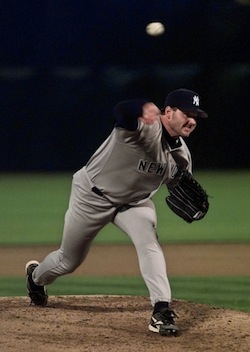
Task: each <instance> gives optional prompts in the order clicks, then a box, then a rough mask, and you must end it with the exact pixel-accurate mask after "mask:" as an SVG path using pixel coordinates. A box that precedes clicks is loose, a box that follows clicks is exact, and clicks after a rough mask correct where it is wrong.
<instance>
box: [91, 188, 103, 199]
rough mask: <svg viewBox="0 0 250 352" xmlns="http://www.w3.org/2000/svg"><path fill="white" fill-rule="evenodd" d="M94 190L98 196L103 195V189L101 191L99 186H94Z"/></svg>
mask: <svg viewBox="0 0 250 352" xmlns="http://www.w3.org/2000/svg"><path fill="white" fill-rule="evenodd" d="M92 191H93V192H94V193H95V194H98V196H101V197H103V193H102V191H101V190H100V189H99V188H97V187H92Z"/></svg>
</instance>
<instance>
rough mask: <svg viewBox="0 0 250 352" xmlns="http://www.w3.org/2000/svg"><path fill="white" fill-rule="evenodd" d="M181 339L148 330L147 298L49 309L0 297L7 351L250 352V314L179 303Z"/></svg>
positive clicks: (67, 299)
mask: <svg viewBox="0 0 250 352" xmlns="http://www.w3.org/2000/svg"><path fill="white" fill-rule="evenodd" d="M173 308H174V309H175V311H176V312H177V314H178V316H179V318H178V319H177V321H176V322H177V323H178V325H179V326H180V328H181V329H182V334H181V336H179V337H162V336H159V335H158V334H154V333H151V332H149V331H148V330H147V325H148V321H149V319H150V315H151V312H152V310H151V306H150V304H149V300H148V298H146V297H131V296H63V297H62V296H58V297H50V298H49V304H48V306H47V307H46V308H41V307H36V306H29V299H28V298H27V297H9V298H0V331H1V334H0V350H1V351H4V352H14V351H15V352H16V351H20V352H27V351H30V350H31V349H32V351H37V352H40V351H45V350H46V352H59V351H60V352H61V351H67V352H69V351H70V352H81V351H89V352H92V351H95V352H97V351H111V352H112V351H115V352H117V351H143V352H144V351H154V352H157V351H168V350H169V351H170V350H171V352H184V351H185V352H186V351H192V352H196V351H197V352H198V351H199V352H200V351H214V352H220V351H225V352H233V351H235V352H236V351H237V352H238V351H241V352H248V351H249V347H250V314H247V313H244V312H237V311H231V310H225V309H219V308H214V307H210V306H207V305H202V304H193V303H189V302H186V301H174V302H173Z"/></svg>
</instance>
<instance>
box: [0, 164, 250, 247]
mask: <svg viewBox="0 0 250 352" xmlns="http://www.w3.org/2000/svg"><path fill="white" fill-rule="evenodd" d="M195 177H196V178H197V179H198V181H199V182H200V183H201V184H202V185H203V186H204V188H206V189H207V191H208V193H209V195H210V209H209V212H208V214H207V216H206V217H205V218H204V219H203V220H202V221H198V222H195V223H192V224H187V223H186V222H184V221H183V220H182V219H180V218H179V217H177V216H176V215H175V214H173V213H172V212H171V210H170V209H169V208H168V207H167V205H166V203H165V197H166V195H167V190H166V187H165V186H162V187H161V189H160V190H159V192H158V193H157V194H156V195H155V196H154V201H155V205H156V209H157V213H158V230H157V231H158V235H159V238H160V241H161V242H162V243H164V242H168V243H171V242H172V243H175V242H176V243H180V242H183V243H184V242H185V243H194V242H249V241H250V234H249V228H250V218H249V212H248V210H247V209H248V208H249V190H250V171H219V172H217V171H207V172H196V173H195ZM71 180H72V175H71V174H68V173H58V174H56V173H55V174H47V173H44V174H32V173H30V174H2V175H0V194H1V205H0V206H1V208H0V213H1V221H0V244H1V245H27V244H37V245H39V244H57V243H58V242H59V241H60V240H61V233H62V230H63V221H64V214H65V211H66V210H67V206H68V200H69V195H70V188H71ZM95 242H96V243H128V242H129V239H128V238H127V237H126V235H124V234H123V233H122V232H121V231H120V230H119V229H117V228H116V227H115V226H114V225H112V224H110V225H108V226H106V227H105V228H104V229H103V230H102V231H101V232H100V233H99V235H98V236H97V238H96V239H95Z"/></svg>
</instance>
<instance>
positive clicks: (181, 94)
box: [164, 88, 208, 118]
mask: <svg viewBox="0 0 250 352" xmlns="http://www.w3.org/2000/svg"><path fill="white" fill-rule="evenodd" d="M166 106H170V107H171V108H178V109H179V110H181V111H183V112H194V113H196V115H197V117H203V118H207V117H208V115H207V113H206V112H205V111H203V110H201V109H200V96H199V94H198V93H196V92H193V91H192V90H188V89H184V88H181V89H176V90H174V91H173V92H171V93H169V94H168V95H167V98H166V100H165V103H164V109H165V108H166Z"/></svg>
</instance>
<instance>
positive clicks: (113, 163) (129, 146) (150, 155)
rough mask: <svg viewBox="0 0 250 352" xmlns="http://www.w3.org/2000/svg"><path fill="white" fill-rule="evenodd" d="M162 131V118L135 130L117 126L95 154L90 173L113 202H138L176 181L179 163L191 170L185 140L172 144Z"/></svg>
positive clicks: (91, 161) (180, 139) (91, 160)
mask: <svg viewBox="0 0 250 352" xmlns="http://www.w3.org/2000/svg"><path fill="white" fill-rule="evenodd" d="M162 131H163V127H162V124H161V121H160V118H159V119H158V120H157V121H155V122H154V123H153V124H150V125H149V124H144V123H143V122H142V121H140V120H139V123H138V129H137V130H135V131H128V130H125V129H123V128H120V127H117V128H115V129H114V130H113V132H112V133H111V135H110V136H109V137H108V138H107V139H106V141H105V142H104V143H103V144H102V145H101V146H100V148H99V149H98V150H97V151H96V152H95V153H94V155H93V156H92V157H91V159H90V160H89V162H88V163H87V165H86V170H87V173H88V176H89V178H90V179H91V181H92V182H93V184H94V185H95V186H96V187H97V188H98V189H99V190H100V191H101V192H102V193H103V194H104V195H105V196H106V197H107V198H108V199H110V201H112V202H113V203H115V204H138V202H143V201H145V200H146V199H148V198H151V197H152V194H154V193H155V192H156V191H157V190H158V188H159V187H160V186H161V184H162V183H166V184H168V183H170V182H171V181H172V179H173V177H174V175H175V173H176V169H177V168H176V165H177V164H178V165H179V166H182V167H184V168H187V169H188V170H189V171H191V156H190V152H189V150H188V148H187V146H186V143H185V142H184V140H183V139H182V138H181V137H180V138H179V139H178V140H176V144H177V146H175V145H172V146H170V144H169V143H168V142H167V140H166V139H165V138H163V137H162Z"/></svg>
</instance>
